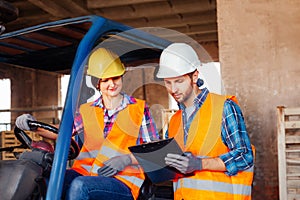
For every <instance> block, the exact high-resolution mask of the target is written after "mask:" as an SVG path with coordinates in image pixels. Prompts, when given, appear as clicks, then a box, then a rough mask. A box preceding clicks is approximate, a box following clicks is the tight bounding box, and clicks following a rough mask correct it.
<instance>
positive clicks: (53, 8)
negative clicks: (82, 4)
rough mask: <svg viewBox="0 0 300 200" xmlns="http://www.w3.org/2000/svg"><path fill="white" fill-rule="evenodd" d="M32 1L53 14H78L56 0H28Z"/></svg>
mask: <svg viewBox="0 0 300 200" xmlns="http://www.w3.org/2000/svg"><path fill="white" fill-rule="evenodd" d="M28 1H29V2H30V3H32V4H34V5H36V6H37V7H39V8H41V9H42V10H44V11H46V12H47V13H50V14H51V15H53V16H57V17H62V18H65V17H75V16H77V15H76V14H75V13H72V12H70V11H69V10H67V9H65V8H63V7H62V6H60V5H59V4H57V3H56V2H55V1H49V0H28Z"/></svg>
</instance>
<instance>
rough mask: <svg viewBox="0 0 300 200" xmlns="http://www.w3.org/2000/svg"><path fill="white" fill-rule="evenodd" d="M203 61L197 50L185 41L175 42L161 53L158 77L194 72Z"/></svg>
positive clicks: (170, 76)
mask: <svg viewBox="0 0 300 200" xmlns="http://www.w3.org/2000/svg"><path fill="white" fill-rule="evenodd" d="M200 64H201V62H200V60H199V58H198V55H197V54H196V52H195V50H194V49H193V48H192V47H191V46H189V45H188V44H185V43H173V44H171V45H169V46H168V47H167V48H165V49H164V50H163V52H162V53H161V55H160V60H159V69H158V72H157V74H156V76H157V78H172V77H177V76H182V75H184V74H187V73H190V72H193V71H195V70H196V69H197V67H198V66H200Z"/></svg>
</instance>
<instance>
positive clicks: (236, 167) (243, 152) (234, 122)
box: [220, 99, 254, 175]
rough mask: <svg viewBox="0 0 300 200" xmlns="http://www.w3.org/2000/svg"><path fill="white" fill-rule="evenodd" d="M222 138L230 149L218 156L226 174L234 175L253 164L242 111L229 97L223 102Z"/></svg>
mask: <svg viewBox="0 0 300 200" xmlns="http://www.w3.org/2000/svg"><path fill="white" fill-rule="evenodd" d="M222 139H223V142H224V144H225V145H226V146H227V147H228V148H229V150H230V151H229V152H228V153H226V154H223V155H221V156H220V158H221V159H222V160H223V162H224V163H225V166H226V169H227V172H226V173H227V174H228V175H235V174H237V173H238V172H239V171H243V170H246V169H249V168H250V167H252V166H253V160H254V159H253V151H252V148H251V143H250V138H249V135H248V133H247V130H246V125H245V122H244V117H243V114H242V111H241V109H240V107H239V106H238V105H237V104H236V103H235V102H233V101H232V100H229V99H228V100H226V101H225V104H224V111H223V120H222Z"/></svg>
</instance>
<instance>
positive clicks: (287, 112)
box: [284, 107, 300, 116]
mask: <svg viewBox="0 0 300 200" xmlns="http://www.w3.org/2000/svg"><path fill="white" fill-rule="evenodd" d="M284 113H285V115H299V116H300V107H299V108H285V110H284Z"/></svg>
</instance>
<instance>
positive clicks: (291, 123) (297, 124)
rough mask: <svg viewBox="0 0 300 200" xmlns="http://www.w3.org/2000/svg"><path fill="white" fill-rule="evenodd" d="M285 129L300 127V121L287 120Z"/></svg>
mask: <svg viewBox="0 0 300 200" xmlns="http://www.w3.org/2000/svg"><path fill="white" fill-rule="evenodd" d="M284 126H285V129H300V121H288V122H285V125H284Z"/></svg>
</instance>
